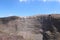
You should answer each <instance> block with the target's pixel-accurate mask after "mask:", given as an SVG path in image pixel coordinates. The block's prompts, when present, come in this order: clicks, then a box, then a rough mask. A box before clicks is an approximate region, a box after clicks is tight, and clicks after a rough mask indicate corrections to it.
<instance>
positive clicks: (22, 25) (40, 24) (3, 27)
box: [0, 14, 60, 40]
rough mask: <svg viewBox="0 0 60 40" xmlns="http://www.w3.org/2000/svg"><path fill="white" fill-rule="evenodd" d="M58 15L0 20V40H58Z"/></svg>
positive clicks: (59, 16)
mask: <svg viewBox="0 0 60 40" xmlns="http://www.w3.org/2000/svg"><path fill="white" fill-rule="evenodd" d="M59 26H60V15H59V14H52V15H36V16H29V17H26V18H24V17H17V16H11V17H4V18H0V40H60V27H59Z"/></svg>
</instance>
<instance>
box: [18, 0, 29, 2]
mask: <svg viewBox="0 0 60 40" xmlns="http://www.w3.org/2000/svg"><path fill="white" fill-rule="evenodd" d="M19 1H20V2H27V1H28V0H19Z"/></svg>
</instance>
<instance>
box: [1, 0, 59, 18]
mask: <svg viewBox="0 0 60 40" xmlns="http://www.w3.org/2000/svg"><path fill="white" fill-rule="evenodd" d="M52 13H53V14H54V13H58V14H59V13H60V0H0V17H4V16H13V15H16V16H31V15H36V14H52Z"/></svg>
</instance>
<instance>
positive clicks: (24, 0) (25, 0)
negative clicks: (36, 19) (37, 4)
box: [19, 0, 60, 2]
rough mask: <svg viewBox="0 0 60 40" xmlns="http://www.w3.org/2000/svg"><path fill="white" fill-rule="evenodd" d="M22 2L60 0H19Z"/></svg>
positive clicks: (57, 0) (54, 0) (51, 0)
mask: <svg viewBox="0 0 60 40" xmlns="http://www.w3.org/2000/svg"><path fill="white" fill-rule="evenodd" d="M19 1H20V2H31V1H33V2H34V1H43V2H60V0H19Z"/></svg>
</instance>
